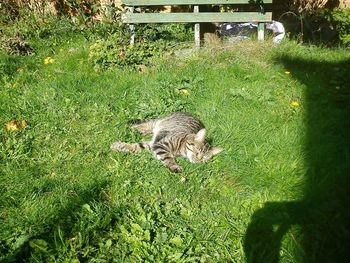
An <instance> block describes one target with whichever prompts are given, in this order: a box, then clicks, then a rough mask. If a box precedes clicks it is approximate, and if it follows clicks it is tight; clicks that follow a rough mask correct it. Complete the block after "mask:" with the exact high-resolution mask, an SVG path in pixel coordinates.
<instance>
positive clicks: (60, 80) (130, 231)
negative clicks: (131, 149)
mask: <svg viewBox="0 0 350 263" xmlns="http://www.w3.org/2000/svg"><path fill="white" fill-rule="evenodd" d="M90 44H91V43H89V41H87V40H84V39H83V38H80V37H75V38H72V39H71V40H70V41H65V42H62V43H59V44H58V45H56V46H55V47H50V48H48V47H45V46H43V47H41V48H40V49H39V50H38V52H37V53H36V54H35V55H33V56H29V57H18V56H8V55H5V54H4V53H0V69H1V70H2V71H1V74H3V76H2V80H0V81H1V82H0V84H1V87H0V125H1V126H2V127H5V125H6V124H7V123H9V122H10V121H12V120H14V119H16V120H18V121H19V122H21V121H22V120H25V122H26V124H23V126H25V128H23V129H22V128H21V127H19V129H18V130H16V131H12V132H9V131H6V129H5V128H1V130H0V222H1V223H0V262H22V261H23V262H277V261H278V262H347V261H346V259H348V257H347V256H348V252H347V251H346V250H347V248H348V247H347V246H346V245H347V244H348V242H349V236H350V232H349V231H350V227H349V222H350V217H349V209H348V206H349V204H350V200H349V188H350V184H349V178H348V176H349V171H350V169H349V168H350V167H349V166H350V165H349V164H350V160H349V158H350V151H349V150H350V148H349V146H350V134H349V128H350V125H349V122H350V117H349V116H350V98H349V96H350V87H349V83H350V77H349V75H348V72H349V70H350V67H349V61H350V54H349V52H348V51H346V50H341V49H336V50H329V49H322V48H317V47H306V46H302V45H298V44H296V43H294V42H286V43H284V44H282V45H281V46H278V47H272V46H271V45H269V44H267V43H265V44H260V45H259V44H257V43H255V42H244V43H239V44H236V45H235V46H234V47H233V48H229V49H220V48H218V49H214V50H209V51H203V52H201V53H199V54H197V55H195V56H190V57H185V58H184V57H182V58H177V57H174V56H172V55H167V56H164V58H163V59H160V60H158V61H155V62H154V63H153V66H150V67H148V68H147V70H146V72H137V71H132V70H127V69H114V70H108V71H101V72H95V71H94V70H93V67H92V65H91V64H90V63H88V61H87V58H88V46H89V45H90ZM47 57H51V58H52V59H53V61H51V62H52V63H48V64H44V60H45V58H47ZM184 90H186V91H185V92H184ZM173 111H187V112H191V113H192V114H194V115H196V116H198V117H199V119H200V120H201V121H202V122H203V123H204V124H205V126H206V128H207V129H208V133H209V134H208V136H209V138H210V139H211V140H212V141H213V144H214V145H218V146H221V147H223V148H224V149H225V150H224V152H223V153H221V154H220V155H218V156H217V157H216V158H215V159H214V160H213V161H211V162H209V163H207V164H190V163H189V162H187V161H186V160H180V163H181V165H183V167H184V172H183V173H182V174H172V173H170V172H169V171H168V170H167V169H166V168H164V167H163V166H162V165H161V164H160V163H159V162H158V161H157V160H155V159H154V158H153V157H152V156H151V154H149V153H147V152H144V153H140V154H137V155H130V154H124V153H115V152H111V151H110V150H109V146H110V144H111V143H112V142H113V141H115V140H122V141H128V142H133V141H138V140H140V139H141V137H140V135H138V134H135V133H133V132H132V131H131V130H130V128H129V127H128V124H127V122H128V121H129V120H131V119H144V118H151V117H156V116H161V115H164V114H167V113H170V112H173Z"/></svg>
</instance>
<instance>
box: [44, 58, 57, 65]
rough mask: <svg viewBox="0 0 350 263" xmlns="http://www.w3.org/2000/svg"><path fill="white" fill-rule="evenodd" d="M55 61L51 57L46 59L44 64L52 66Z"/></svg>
mask: <svg viewBox="0 0 350 263" xmlns="http://www.w3.org/2000/svg"><path fill="white" fill-rule="evenodd" d="M54 61H55V60H54V59H53V58H51V57H47V58H45V59H44V64H45V65H47V64H52V63H53V62H54Z"/></svg>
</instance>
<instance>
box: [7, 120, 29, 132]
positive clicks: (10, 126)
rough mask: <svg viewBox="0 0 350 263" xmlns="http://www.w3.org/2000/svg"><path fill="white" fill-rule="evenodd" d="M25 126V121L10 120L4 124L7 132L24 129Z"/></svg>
mask: <svg viewBox="0 0 350 263" xmlns="http://www.w3.org/2000/svg"><path fill="white" fill-rule="evenodd" d="M26 126H27V122H26V121H25V120H22V121H18V120H12V121H10V122H8V123H6V124H5V129H6V131H8V132H13V131H18V130H21V129H24V128H25V127H26Z"/></svg>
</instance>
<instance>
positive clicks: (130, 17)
mask: <svg viewBox="0 0 350 263" xmlns="http://www.w3.org/2000/svg"><path fill="white" fill-rule="evenodd" d="M122 3H123V4H124V5H126V6H129V7H138V6H164V5H165V6H167V5H197V6H198V5H219V4H220V5H221V4H225V5H226V4H230V5H235V4H239V5H242V4H247V5H248V4H250V5H252V4H255V5H262V4H271V3H272V0H122ZM122 20H123V22H124V23H130V24H139V23H202V22H213V23H220V22H270V21H271V20H272V13H271V12H262V11H257V12H225V13H222V12H196V13H131V12H129V13H126V14H124V15H123V17H122Z"/></svg>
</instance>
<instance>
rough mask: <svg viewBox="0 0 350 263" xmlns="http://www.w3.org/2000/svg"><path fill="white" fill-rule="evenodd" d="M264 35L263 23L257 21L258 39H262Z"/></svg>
mask: <svg viewBox="0 0 350 263" xmlns="http://www.w3.org/2000/svg"><path fill="white" fill-rule="evenodd" d="M264 35H265V23H258V40H259V41H263V40H264Z"/></svg>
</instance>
